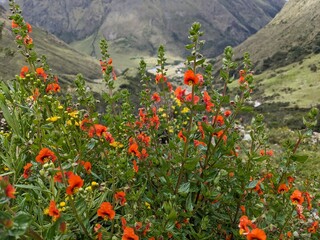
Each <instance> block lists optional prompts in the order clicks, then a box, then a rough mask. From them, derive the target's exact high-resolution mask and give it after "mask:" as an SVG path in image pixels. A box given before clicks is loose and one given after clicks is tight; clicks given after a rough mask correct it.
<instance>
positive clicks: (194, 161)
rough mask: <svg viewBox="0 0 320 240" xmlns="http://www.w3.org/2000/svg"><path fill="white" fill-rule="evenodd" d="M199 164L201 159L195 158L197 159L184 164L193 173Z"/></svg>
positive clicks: (188, 160)
mask: <svg viewBox="0 0 320 240" xmlns="http://www.w3.org/2000/svg"><path fill="white" fill-rule="evenodd" d="M198 162H199V157H195V158H191V159H187V161H186V163H185V164H184V168H185V169H187V170H189V171H192V170H194V169H195V167H196V166H197V164H198Z"/></svg>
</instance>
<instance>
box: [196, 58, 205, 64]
mask: <svg viewBox="0 0 320 240" xmlns="http://www.w3.org/2000/svg"><path fill="white" fill-rule="evenodd" d="M205 61H206V59H205V58H203V59H201V60H198V61H197V62H196V65H202V64H203V63H204V62H205Z"/></svg>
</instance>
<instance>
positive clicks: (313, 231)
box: [308, 221, 319, 233]
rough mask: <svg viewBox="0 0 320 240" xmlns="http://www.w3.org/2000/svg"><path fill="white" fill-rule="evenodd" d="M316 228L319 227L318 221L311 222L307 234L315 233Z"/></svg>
mask: <svg viewBox="0 0 320 240" xmlns="http://www.w3.org/2000/svg"><path fill="white" fill-rule="evenodd" d="M318 226H319V222H318V221H315V222H313V223H312V225H311V226H310V227H309V228H308V232H309V233H316V232H317V229H318Z"/></svg>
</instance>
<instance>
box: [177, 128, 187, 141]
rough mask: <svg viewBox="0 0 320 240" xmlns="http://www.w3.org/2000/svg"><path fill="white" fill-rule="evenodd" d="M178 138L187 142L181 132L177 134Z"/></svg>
mask: <svg viewBox="0 0 320 240" xmlns="http://www.w3.org/2000/svg"><path fill="white" fill-rule="evenodd" d="M178 138H180V139H182V140H183V141H184V142H187V137H186V136H184V135H183V132H182V130H180V132H179V133H178Z"/></svg>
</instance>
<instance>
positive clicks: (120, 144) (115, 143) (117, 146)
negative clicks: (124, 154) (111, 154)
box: [110, 141, 123, 148]
mask: <svg viewBox="0 0 320 240" xmlns="http://www.w3.org/2000/svg"><path fill="white" fill-rule="evenodd" d="M110 146H111V147H115V148H123V144H122V143H120V142H117V141H114V142H112V143H110Z"/></svg>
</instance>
